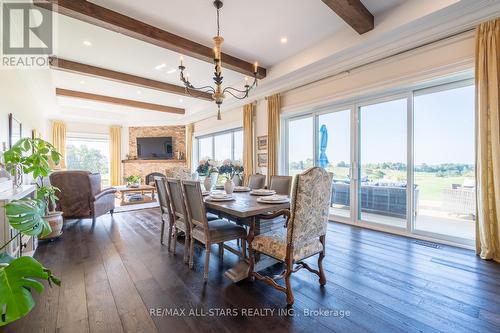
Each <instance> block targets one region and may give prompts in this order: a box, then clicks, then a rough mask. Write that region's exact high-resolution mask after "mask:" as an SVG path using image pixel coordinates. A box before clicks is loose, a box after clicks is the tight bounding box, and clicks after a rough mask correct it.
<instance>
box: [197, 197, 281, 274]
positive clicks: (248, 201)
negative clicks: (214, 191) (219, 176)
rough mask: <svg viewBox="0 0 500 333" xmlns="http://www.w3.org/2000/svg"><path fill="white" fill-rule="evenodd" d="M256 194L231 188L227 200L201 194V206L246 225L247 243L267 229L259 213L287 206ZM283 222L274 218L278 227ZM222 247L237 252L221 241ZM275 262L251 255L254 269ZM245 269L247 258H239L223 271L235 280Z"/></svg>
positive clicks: (244, 272) (264, 257) (245, 271)
mask: <svg viewBox="0 0 500 333" xmlns="http://www.w3.org/2000/svg"><path fill="white" fill-rule="evenodd" d="M260 197H261V196H257V195H253V194H251V192H234V193H233V200H231V201H213V200H210V197H207V198H205V207H206V209H207V211H209V212H211V213H213V214H216V215H218V216H219V217H221V218H227V219H229V220H230V221H233V222H235V223H237V224H239V225H244V226H246V227H247V230H248V236H247V244H249V243H251V242H252V240H253V238H254V237H255V236H257V235H259V234H260V233H262V232H265V231H266V230H267V229H264V228H263V226H264V225H265V226H266V228H267V227H268V226H269V221H268V220H262V219H260V218H259V215H263V214H269V213H272V212H276V211H279V210H281V209H289V208H290V202H286V203H261V202H258V201H257V199H258V198H260ZM284 222H285V221H284V219H283V218H276V219H274V223H275V224H277V223H279V224H280V225H281V226H282V227H284ZM225 248H226V249H228V250H230V251H231V252H233V253H238V254H239V252H236V251H235V249H234V248H231V247H230V246H228V245H225ZM277 262H278V261H277V260H275V259H273V258H271V257H267V256H263V255H259V256H257V257H256V258H255V266H254V270H255V271H260V270H263V269H265V268H267V267H269V266H272V265H274V264H276V263H277ZM248 270H249V262H248V258H242V259H241V260H240V261H239V262H238V263H237V264H236V265H235V266H233V267H232V268H230V269H229V270H227V271H226V272H225V273H224V275H225V276H226V277H227V278H229V279H230V280H231V281H233V282H238V281H241V280H243V279H246V278H247V277H248Z"/></svg>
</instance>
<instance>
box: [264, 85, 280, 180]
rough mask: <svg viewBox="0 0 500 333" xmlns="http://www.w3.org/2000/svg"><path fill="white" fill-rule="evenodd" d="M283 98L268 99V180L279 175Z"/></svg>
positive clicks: (277, 95)
mask: <svg viewBox="0 0 500 333" xmlns="http://www.w3.org/2000/svg"><path fill="white" fill-rule="evenodd" d="M280 112H281V96H280V94H275V95H272V96H268V97H267V179H271V176H274V175H277V174H278V149H279V142H280Z"/></svg>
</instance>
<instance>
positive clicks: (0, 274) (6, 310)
mask: <svg viewBox="0 0 500 333" xmlns="http://www.w3.org/2000/svg"><path fill="white" fill-rule="evenodd" d="M49 156H50V158H51V159H52V160H53V161H55V162H56V163H58V161H59V158H60V154H59V153H58V152H57V151H55V149H54V148H53V146H52V145H50V144H49V143H48V142H46V141H43V140H41V139H34V140H33V139H22V140H20V141H18V142H17V143H16V144H15V145H14V146H13V147H12V149H10V150H8V151H6V152H5V153H4V158H5V162H6V163H7V164H9V163H10V164H12V163H15V164H19V165H21V166H22V167H23V171H24V172H25V173H32V174H33V177H34V178H35V179H37V178H39V179H40V181H41V177H44V176H48V174H49V171H50V169H49V163H48V158H49ZM37 185H38V191H37V196H36V198H35V199H31V198H25V199H21V200H14V201H11V202H9V203H8V204H6V205H5V214H6V216H7V219H8V221H9V224H10V225H11V227H12V228H13V229H14V230H16V231H17V234H16V235H15V236H14V237H13V238H12V239H11V240H10V241H9V242H7V243H6V244H3V245H1V244H0V245H1V246H0V327H1V326H4V325H7V324H9V323H11V322H13V321H16V320H18V319H20V318H22V317H23V316H25V315H26V314H28V313H29V312H30V311H31V310H32V309H33V307H34V306H35V301H34V300H33V297H32V291H33V290H35V291H37V292H38V293H42V292H43V290H44V285H43V284H42V283H41V282H40V280H46V281H48V283H49V285H50V286H52V284H56V285H60V281H59V280H58V279H57V278H56V277H55V276H53V275H52V273H51V271H50V270H49V269H47V268H45V267H43V265H42V264H41V263H39V262H38V261H37V260H36V259H34V258H31V257H20V258H17V259H14V258H12V257H11V256H9V255H8V254H6V253H2V252H3V251H4V249H5V248H7V246H8V245H9V244H10V242H12V241H13V240H15V239H16V238H18V237H19V236H21V235H27V236H34V237H40V238H43V237H45V236H47V235H50V233H51V232H52V228H51V226H50V224H49V222H48V221H47V218H46V207H47V205H48V204H49V203H50V204H53V203H54V200H55V199H54V193H55V190H54V189H53V188H50V187H46V186H44V185H43V183H41V182H40V184H37Z"/></svg>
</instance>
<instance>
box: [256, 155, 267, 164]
mask: <svg viewBox="0 0 500 333" xmlns="http://www.w3.org/2000/svg"><path fill="white" fill-rule="evenodd" d="M257 164H258V166H259V167H267V152H266V153H259V154H257Z"/></svg>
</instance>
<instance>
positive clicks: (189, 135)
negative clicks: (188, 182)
mask: <svg viewBox="0 0 500 333" xmlns="http://www.w3.org/2000/svg"><path fill="white" fill-rule="evenodd" d="M193 129H194V126H193V124H188V125H186V166H187V168H188V169H189V170H191V169H192V168H193Z"/></svg>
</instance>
